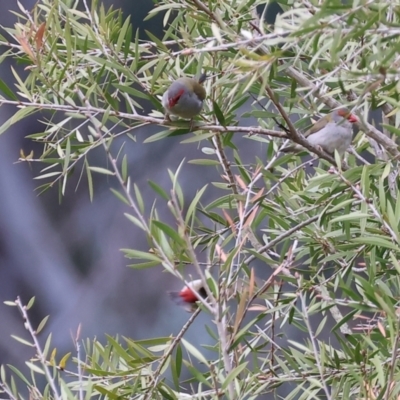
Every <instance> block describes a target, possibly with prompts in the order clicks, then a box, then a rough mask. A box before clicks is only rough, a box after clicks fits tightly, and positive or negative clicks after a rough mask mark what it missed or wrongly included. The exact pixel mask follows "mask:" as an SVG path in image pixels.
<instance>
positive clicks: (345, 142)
mask: <svg viewBox="0 0 400 400" xmlns="http://www.w3.org/2000/svg"><path fill="white" fill-rule="evenodd" d="M357 121H358V118H357V117H356V116H355V115H354V114H351V113H350V112H349V111H347V110H345V109H339V110H335V111H332V112H331V113H330V114H327V115H325V117H323V118H321V119H320V120H319V121H317V122H316V123H315V124H314V125H313V126H312V127H311V128H310V129H309V130H308V131H307V132H306V133H305V134H304V136H305V137H306V138H307V140H308V142H309V143H310V144H312V145H313V146H315V147H321V148H322V149H323V150H325V151H326V152H328V153H330V154H333V153H334V152H335V150H337V152H338V153H339V154H343V153H344V152H345V151H346V150H347V148H348V147H349V146H350V144H351V141H352V139H353V127H352V124H353V123H354V122H357ZM303 150H304V148H303V147H302V146H300V145H298V144H296V145H291V146H288V147H285V148H283V149H282V151H283V152H284V153H289V152H299V151H303Z"/></svg>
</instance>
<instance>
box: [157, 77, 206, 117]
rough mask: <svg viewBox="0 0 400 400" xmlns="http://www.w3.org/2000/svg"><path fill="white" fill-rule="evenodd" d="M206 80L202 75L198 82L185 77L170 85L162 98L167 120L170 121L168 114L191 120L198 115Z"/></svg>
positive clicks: (203, 96)
mask: <svg viewBox="0 0 400 400" xmlns="http://www.w3.org/2000/svg"><path fill="white" fill-rule="evenodd" d="M206 78H207V75H206V74H202V75H201V76H200V78H199V79H198V80H196V79H195V78H187V77H185V78H179V79H177V80H176V81H174V82H173V83H172V84H171V86H170V87H169V88H168V90H167V91H166V92H165V93H164V95H163V97H162V105H163V107H164V109H165V113H166V118H167V119H170V118H169V116H170V114H173V115H177V116H178V117H182V118H185V119H192V118H193V117H195V116H196V115H197V114H199V113H200V111H201V109H202V108H203V101H204V99H205V98H206V90H205V89H204V87H203V85H202V83H203V82H204V81H205V80H206Z"/></svg>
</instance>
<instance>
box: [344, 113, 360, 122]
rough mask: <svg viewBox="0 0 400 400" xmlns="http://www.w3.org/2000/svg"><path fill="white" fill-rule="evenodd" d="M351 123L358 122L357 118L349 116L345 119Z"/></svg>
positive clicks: (352, 115)
mask: <svg viewBox="0 0 400 400" xmlns="http://www.w3.org/2000/svg"><path fill="white" fill-rule="evenodd" d="M347 119H348V120H349V121H350V122H351V123H354V122H358V118H357V117H356V116H355V115H354V114H350V115H349V117H348V118H347Z"/></svg>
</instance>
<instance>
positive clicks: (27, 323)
mask: <svg viewBox="0 0 400 400" xmlns="http://www.w3.org/2000/svg"><path fill="white" fill-rule="evenodd" d="M15 304H16V305H17V307H18V309H19V311H20V312H21V314H22V318H23V319H24V326H25V329H26V330H27V331H28V332H29V334H30V335H31V338H32V340H33V343H34V345H35V349H36V353H37V356H38V358H39V361H40V363H41V365H42V367H43V369H44V374H45V376H46V379H47V382H48V384H49V386H50V388H51V391H52V392H53V396H54V398H55V399H56V400H62V399H61V396H60V394H59V392H58V389H57V385H56V382H55V380H54V378H53V376H52V374H51V372H50V369H49V367H48V362H47V360H46V357H45V355H44V353H43V351H42V348H41V346H40V343H39V341H38V338H37V335H36V331H35V330H34V329H33V327H32V324H31V321H30V320H29V318H28V313H27V310H26V306H24V305H23V304H22V302H21V299H20V297H19V296H18V297H17V299H16V300H15Z"/></svg>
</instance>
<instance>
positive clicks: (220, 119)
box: [213, 101, 226, 126]
mask: <svg viewBox="0 0 400 400" xmlns="http://www.w3.org/2000/svg"><path fill="white" fill-rule="evenodd" d="M213 109H214V113H215V116H216V117H217V120H218V122H219V123H220V124H221V125H222V126H226V123H225V117H224V114H223V113H222V111H221V109H220V108H219V106H218V104H217V102H215V101H213Z"/></svg>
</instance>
